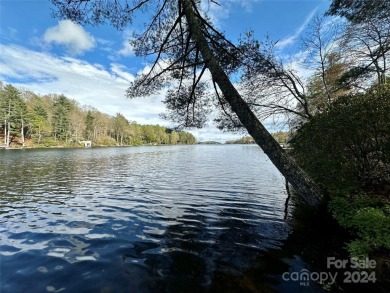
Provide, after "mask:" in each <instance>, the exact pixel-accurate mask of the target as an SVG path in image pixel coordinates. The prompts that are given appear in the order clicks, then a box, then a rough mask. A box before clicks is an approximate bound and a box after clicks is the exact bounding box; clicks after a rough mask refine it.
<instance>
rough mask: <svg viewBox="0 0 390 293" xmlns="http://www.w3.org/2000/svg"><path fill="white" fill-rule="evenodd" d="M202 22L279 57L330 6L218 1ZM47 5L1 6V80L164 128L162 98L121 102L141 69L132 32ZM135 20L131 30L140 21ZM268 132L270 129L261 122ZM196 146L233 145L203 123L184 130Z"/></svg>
mask: <svg viewBox="0 0 390 293" xmlns="http://www.w3.org/2000/svg"><path fill="white" fill-rule="evenodd" d="M220 3H221V6H215V5H214V6H211V7H210V9H209V10H208V13H209V15H210V16H211V18H212V19H213V20H214V22H215V23H216V26H217V27H218V28H219V29H220V30H222V31H224V32H225V33H226V35H227V36H228V37H229V38H230V39H231V40H233V41H234V40H236V39H237V38H238V37H239V35H240V33H244V32H245V31H247V30H254V31H255V36H256V37H257V38H259V39H261V38H263V37H264V36H265V35H269V36H270V37H271V38H272V39H273V40H279V42H278V46H279V50H280V53H281V54H285V55H294V54H298V53H299V51H300V50H301V48H300V46H299V37H300V35H301V34H302V33H304V31H305V28H306V26H307V24H308V22H309V21H310V19H311V18H312V16H313V15H314V14H315V13H319V14H321V13H323V12H324V11H325V10H326V9H327V7H328V6H329V4H330V0H303V1H300V0H223V1H222V0H221V1H220ZM52 8H53V6H52V4H51V2H50V1H49V0H0V80H1V81H3V82H4V83H12V84H14V85H16V86H18V87H20V88H23V89H28V90H32V91H34V92H36V93H39V94H48V93H58V94H59V93H63V94H65V95H66V96H67V97H69V98H72V99H75V100H77V101H78V102H79V103H80V104H81V105H89V106H93V107H95V108H97V109H98V110H99V111H101V112H105V113H108V114H111V115H115V113H117V112H121V113H123V114H124V115H125V116H126V117H127V118H128V119H129V120H135V121H137V122H138V123H142V124H160V125H165V126H170V125H171V123H170V122H169V121H166V120H162V119H160V118H159V114H160V113H162V112H163V111H164V105H163V104H162V103H161V100H163V96H162V95H154V96H151V97H148V98H140V99H135V100H128V99H126V98H125V95H124V94H125V90H126V88H127V85H128V83H129V81H131V80H132V79H133V78H134V76H135V75H136V74H137V72H138V71H140V70H142V69H143V68H144V67H145V66H146V62H145V60H143V59H142V58H138V57H136V56H135V55H134V54H133V52H132V50H131V47H130V46H129V45H128V42H127V40H128V38H129V36H130V34H131V31H132V30H134V29H139V26H137V25H134V26H133V27H128V28H127V29H125V30H124V31H117V30H115V29H114V28H112V27H110V26H99V27H91V26H86V27H81V26H78V25H76V24H74V23H72V22H70V21H59V20H58V19H54V18H53V17H52V16H51V9H52ZM143 21H144V19H142V16H141V18H139V19H138V20H137V23H141V22H143ZM265 124H266V126H267V127H268V128H269V129H272V124H271V123H270V122H268V121H266V123H265ZM190 132H192V133H194V134H195V135H196V136H197V137H198V139H199V140H219V141H224V140H226V139H231V138H236V137H239V136H241V135H237V134H226V133H222V132H219V131H218V130H217V129H216V128H215V127H214V126H213V124H212V122H211V123H210V125H209V126H207V127H206V128H204V129H201V130H190Z"/></svg>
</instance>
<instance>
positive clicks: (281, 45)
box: [275, 8, 317, 50]
mask: <svg viewBox="0 0 390 293" xmlns="http://www.w3.org/2000/svg"><path fill="white" fill-rule="evenodd" d="M316 11H317V8H316V9H314V10H313V11H311V12H310V13H309V15H308V16H307V17H306V19H305V21H304V22H303V23H302V24H301V25H300V26H299V27H298V28H297V29H296V30H295V32H294V34H292V35H290V36H288V37H286V38H284V39H282V40H280V41H278V42H277V43H276V45H275V47H276V48H277V49H279V50H283V49H284V48H285V47H287V46H289V45H292V44H294V43H295V41H296V40H297V39H298V38H299V36H300V35H301V34H302V32H303V31H304V30H305V28H306V27H307V26H308V24H309V23H310V21H311V19H312V18H313V17H314V15H315V13H316Z"/></svg>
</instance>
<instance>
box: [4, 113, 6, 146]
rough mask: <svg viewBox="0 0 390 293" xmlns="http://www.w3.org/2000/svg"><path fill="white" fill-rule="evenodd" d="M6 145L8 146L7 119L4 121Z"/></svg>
mask: <svg viewBox="0 0 390 293" xmlns="http://www.w3.org/2000/svg"><path fill="white" fill-rule="evenodd" d="M4 145H7V119H5V120H4Z"/></svg>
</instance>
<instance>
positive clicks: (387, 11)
mask: <svg viewBox="0 0 390 293" xmlns="http://www.w3.org/2000/svg"><path fill="white" fill-rule="evenodd" d="M327 13H328V14H329V15H338V16H343V17H345V18H347V19H348V20H349V21H351V22H356V23H359V22H363V21H367V20H370V19H372V18H384V17H386V16H389V15H390V2H389V1H388V0H353V1H352V0H333V1H332V4H331V5H330V8H329V10H328V12H327Z"/></svg>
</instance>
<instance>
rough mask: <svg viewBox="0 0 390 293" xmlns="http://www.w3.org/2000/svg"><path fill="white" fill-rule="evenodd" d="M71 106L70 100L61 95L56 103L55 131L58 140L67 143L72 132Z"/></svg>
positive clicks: (54, 115)
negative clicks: (70, 131)
mask: <svg viewBox="0 0 390 293" xmlns="http://www.w3.org/2000/svg"><path fill="white" fill-rule="evenodd" d="M70 110H71V104H70V101H69V100H68V98H66V97H65V96H64V95H60V96H59V97H57V98H56V99H55V101H54V114H53V122H52V123H53V131H54V138H55V139H56V140H64V141H67V140H68V137H69V130H70Z"/></svg>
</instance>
